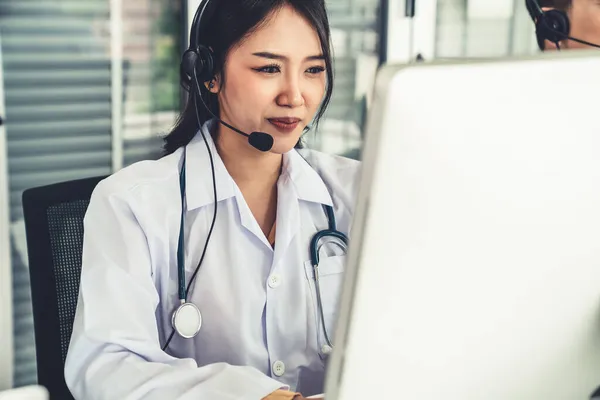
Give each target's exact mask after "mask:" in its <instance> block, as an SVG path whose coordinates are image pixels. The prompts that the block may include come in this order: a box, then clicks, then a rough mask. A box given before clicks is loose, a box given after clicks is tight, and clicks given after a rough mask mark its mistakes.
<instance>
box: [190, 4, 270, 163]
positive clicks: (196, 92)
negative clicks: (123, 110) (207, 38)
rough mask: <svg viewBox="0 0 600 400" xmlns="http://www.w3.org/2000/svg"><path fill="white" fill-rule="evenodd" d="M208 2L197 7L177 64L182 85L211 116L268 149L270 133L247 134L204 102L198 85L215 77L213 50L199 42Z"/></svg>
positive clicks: (261, 148) (251, 141)
mask: <svg viewBox="0 0 600 400" xmlns="http://www.w3.org/2000/svg"><path fill="white" fill-rule="evenodd" d="M209 3H210V0H204V5H200V6H199V7H198V9H197V10H196V14H195V15H194V19H193V21H192V26H191V29H190V46H189V47H188V49H187V50H186V51H185V52H184V53H183V56H182V58H181V64H180V66H179V72H180V75H181V83H182V86H184V87H186V88H187V89H188V90H189V91H190V94H191V95H192V96H195V98H199V99H200V101H201V102H202V103H203V105H204V107H205V108H206V110H207V111H208V112H209V114H210V115H211V116H212V117H213V118H215V119H217V120H218V121H219V122H220V123H221V124H223V125H224V126H226V127H228V128H229V129H231V130H232V131H234V132H236V133H239V134H240V135H242V136H245V137H247V138H248V143H250V145H251V146H252V147H254V148H255V149H257V150H260V151H269V150H271V148H272V147H273V137H272V136H271V135H269V134H268V133H265V132H252V133H250V134H247V133H246V132H243V131H241V130H240V129H237V128H235V127H233V126H231V125H229V124H228V123H226V122H225V121H223V120H221V119H220V118H219V117H217V116H216V115H215V114H213V112H212V111H211V110H210V108H209V107H208V106H207V105H206V103H205V102H204V98H203V97H202V92H201V90H200V85H201V84H203V83H204V82H209V81H210V82H211V83H210V85H211V86H209V87H210V88H212V81H213V79H214V78H215V76H214V72H215V56H214V54H213V51H212V50H211V49H210V48H209V47H207V46H205V45H203V44H201V43H200V42H199V39H200V24H201V22H202V18H203V15H204V13H205V10H206V8H207V7H208V5H209Z"/></svg>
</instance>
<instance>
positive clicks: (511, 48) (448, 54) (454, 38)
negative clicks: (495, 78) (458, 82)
mask: <svg viewBox="0 0 600 400" xmlns="http://www.w3.org/2000/svg"><path fill="white" fill-rule="evenodd" d="M533 30H534V27H533V23H532V22H531V20H530V18H529V14H528V13H527V10H526V8H525V2H524V1H522V0H495V1H494V2H493V4H492V3H490V2H489V0H473V1H469V2H466V1H464V0H438V1H437V24H436V51H435V53H436V58H484V57H485V58H489V57H505V56H512V55H523V54H532V53H534V52H535V51H536V50H537V46H536V45H535V35H534V33H533Z"/></svg>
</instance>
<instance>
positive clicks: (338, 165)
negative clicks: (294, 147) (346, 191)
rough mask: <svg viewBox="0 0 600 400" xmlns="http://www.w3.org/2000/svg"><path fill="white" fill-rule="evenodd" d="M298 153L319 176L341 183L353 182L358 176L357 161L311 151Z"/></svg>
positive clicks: (303, 150) (359, 163)
mask: <svg viewBox="0 0 600 400" xmlns="http://www.w3.org/2000/svg"><path fill="white" fill-rule="evenodd" d="M298 152H299V153H300V154H301V155H302V157H304V159H305V160H306V161H307V162H308V163H309V164H310V165H311V167H313V168H314V169H315V170H316V171H317V172H318V173H319V174H321V175H323V174H325V175H327V176H328V177H330V178H333V179H338V180H341V181H348V180H349V181H354V180H356V179H357V177H358V175H359V174H360V169H361V165H362V164H361V162H360V161H358V160H354V159H351V158H347V157H343V156H340V155H336V154H328V153H323V152H320V151H317V150H312V149H300V150H298Z"/></svg>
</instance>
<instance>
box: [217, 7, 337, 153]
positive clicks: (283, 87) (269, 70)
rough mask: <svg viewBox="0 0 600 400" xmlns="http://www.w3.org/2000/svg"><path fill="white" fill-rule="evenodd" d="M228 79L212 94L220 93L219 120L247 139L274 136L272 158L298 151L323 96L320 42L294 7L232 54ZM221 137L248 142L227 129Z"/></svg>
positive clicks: (226, 69) (277, 15) (271, 20)
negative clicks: (253, 135) (252, 134)
mask: <svg viewBox="0 0 600 400" xmlns="http://www.w3.org/2000/svg"><path fill="white" fill-rule="evenodd" d="M224 74H225V77H226V78H225V85H224V87H223V88H220V87H219V81H220V80H219V79H218V78H217V81H216V82H215V86H214V88H213V89H212V91H213V92H215V93H217V92H218V93H219V95H218V96H219V107H220V113H221V115H220V116H221V119H223V120H224V121H225V122H228V123H230V124H231V125H233V126H234V127H236V128H238V129H241V130H242V131H244V132H247V133H250V132H253V131H261V132H266V133H268V134H270V135H272V136H273V139H274V144H273V148H272V150H271V152H274V153H279V154H282V153H285V152H287V151H289V150H291V149H292V148H293V147H294V146H295V145H296V143H297V142H298V139H299V138H300V136H301V134H302V131H303V129H304V128H305V127H306V126H307V125H308V124H309V123H310V121H311V120H312V118H313V117H314V115H315V113H316V112H317V110H318V108H319V105H320V103H321V100H322V99H323V96H324V94H325V87H326V72H325V60H324V59H323V53H322V51H321V43H320V40H319V37H318V35H317V32H316V31H315V29H314V28H313V27H312V26H311V25H310V24H309V23H308V22H307V21H306V20H305V19H304V18H303V17H301V16H300V15H299V14H297V13H296V12H295V11H294V9H293V8H291V7H290V6H284V7H283V8H281V9H280V10H278V11H276V12H275V13H274V14H273V15H272V16H271V17H270V18H269V19H268V21H267V23H266V24H264V25H263V26H262V27H260V28H259V29H258V30H256V31H255V32H253V33H252V34H251V35H250V36H249V37H248V38H247V39H246V40H244V41H242V42H241V43H240V44H239V45H237V46H235V47H234V48H233V49H232V50H231V51H230V52H229V54H228V55H227V58H226V60H225V66H224ZM220 89H221V90H220ZM220 134H221V135H227V136H229V137H230V138H231V139H233V137H236V139H235V140H243V141H245V140H246V139H245V138H243V137H242V136H239V135H238V134H237V133H235V132H233V131H231V130H229V129H228V128H225V127H222V129H221V130H220ZM222 139H226V138H224V137H223V138H222ZM226 140H229V138H227V139H226Z"/></svg>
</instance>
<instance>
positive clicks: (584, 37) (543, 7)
mask: <svg viewBox="0 0 600 400" xmlns="http://www.w3.org/2000/svg"><path fill="white" fill-rule="evenodd" d="M525 5H526V7H527V10H528V11H529V15H530V16H531V18H532V20H533V21H534V23H535V24H536V34H537V40H538V46H539V48H540V49H541V50H561V49H594V48H598V47H600V1H599V0H525Z"/></svg>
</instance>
